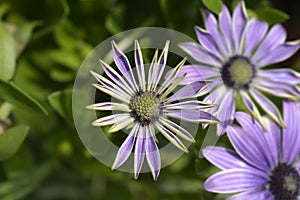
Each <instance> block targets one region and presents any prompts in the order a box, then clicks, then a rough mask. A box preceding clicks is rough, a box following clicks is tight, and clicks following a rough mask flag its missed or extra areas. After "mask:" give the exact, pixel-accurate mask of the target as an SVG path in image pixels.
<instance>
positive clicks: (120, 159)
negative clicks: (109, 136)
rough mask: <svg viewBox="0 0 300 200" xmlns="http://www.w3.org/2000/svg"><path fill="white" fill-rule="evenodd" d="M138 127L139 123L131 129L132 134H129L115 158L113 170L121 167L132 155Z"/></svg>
mask: <svg viewBox="0 0 300 200" xmlns="http://www.w3.org/2000/svg"><path fill="white" fill-rule="evenodd" d="M137 129H138V125H135V127H134V128H133V129H132V130H131V132H130V134H129V135H128V136H127V138H126V140H125V141H124V142H123V144H122V145H121V147H120V149H119V151H118V154H117V156H116V158H115V161H114V164H113V166H112V169H113V170H114V169H117V168H119V167H120V166H121V165H122V164H123V163H124V162H125V161H126V160H127V159H128V157H129V156H130V154H131V151H132V148H133V145H134V140H135V137H136V133H137Z"/></svg>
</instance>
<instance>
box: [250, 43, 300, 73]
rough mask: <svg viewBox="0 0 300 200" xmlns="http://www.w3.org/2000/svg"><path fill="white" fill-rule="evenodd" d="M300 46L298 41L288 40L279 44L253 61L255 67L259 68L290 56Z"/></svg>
mask: <svg viewBox="0 0 300 200" xmlns="http://www.w3.org/2000/svg"><path fill="white" fill-rule="evenodd" d="M299 47H300V42H299V41H295V42H290V43H285V44H283V45H280V46H278V47H276V48H274V49H273V50H272V52H270V53H268V54H267V55H266V56H264V57H263V58H262V59H261V60H259V61H258V62H254V64H255V67H256V68H261V67H264V66H267V65H271V64H274V63H278V62H281V61H283V60H286V59H288V58H289V57H291V56H292V55H293V54H294V53H295V52H296V51H297V50H298V49H299Z"/></svg>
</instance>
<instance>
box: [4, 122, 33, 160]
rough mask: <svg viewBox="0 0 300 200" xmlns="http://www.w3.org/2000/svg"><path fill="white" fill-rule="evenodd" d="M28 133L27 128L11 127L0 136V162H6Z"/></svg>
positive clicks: (21, 126)
mask: <svg viewBox="0 0 300 200" xmlns="http://www.w3.org/2000/svg"><path fill="white" fill-rule="evenodd" d="M28 131H29V127H28V126H24V125H19V126H15V127H12V128H10V129H8V130H6V131H4V132H3V133H1V134H0V161H4V160H7V159H8V158H10V157H11V156H13V155H14V154H15V153H16V151H17V150H18V149H19V148H20V146H21V145H22V143H23V141H24V140H25V138H26V136H27V134H28Z"/></svg>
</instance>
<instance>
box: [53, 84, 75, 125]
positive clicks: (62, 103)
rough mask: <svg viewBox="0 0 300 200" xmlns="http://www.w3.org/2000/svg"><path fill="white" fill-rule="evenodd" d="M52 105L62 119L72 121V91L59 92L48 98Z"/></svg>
mask: <svg viewBox="0 0 300 200" xmlns="http://www.w3.org/2000/svg"><path fill="white" fill-rule="evenodd" d="M48 100H49V103H50V105H51V106H52V107H53V108H54V110H56V112H58V113H59V114H60V115H61V116H62V117H64V118H66V119H68V120H72V119H73V115H72V90H71V89H66V90H63V91H57V92H54V93H52V94H50V95H49V96H48Z"/></svg>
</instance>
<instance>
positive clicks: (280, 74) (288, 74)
mask: <svg viewBox="0 0 300 200" xmlns="http://www.w3.org/2000/svg"><path fill="white" fill-rule="evenodd" d="M257 76H259V77H262V78H270V77H272V79H273V80H275V81H278V82H288V83H291V84H298V83H300V74H299V73H298V72H296V71H294V70H292V69H271V70H258V71H257Z"/></svg>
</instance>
